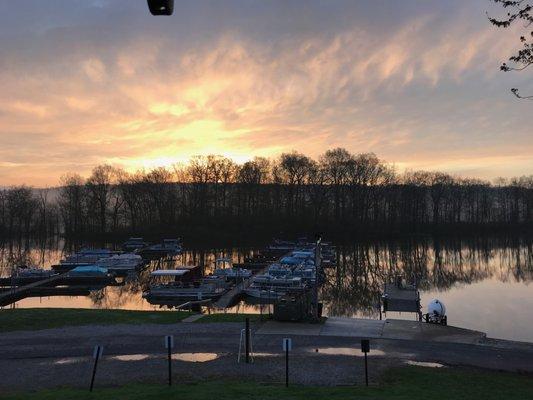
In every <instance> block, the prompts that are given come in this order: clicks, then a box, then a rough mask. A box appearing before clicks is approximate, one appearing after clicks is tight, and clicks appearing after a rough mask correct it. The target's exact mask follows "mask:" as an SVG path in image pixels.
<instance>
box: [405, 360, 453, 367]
mask: <svg viewBox="0 0 533 400" xmlns="http://www.w3.org/2000/svg"><path fill="white" fill-rule="evenodd" d="M405 364H407V365H415V366H417V367H426V368H443V367H444V365H443V364H439V363H435V362H425V361H412V360H407V361H405Z"/></svg>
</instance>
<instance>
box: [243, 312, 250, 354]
mask: <svg viewBox="0 0 533 400" xmlns="http://www.w3.org/2000/svg"><path fill="white" fill-rule="evenodd" d="M244 346H245V349H246V364H250V318H248V317H247V318H246V325H245V329H244Z"/></svg>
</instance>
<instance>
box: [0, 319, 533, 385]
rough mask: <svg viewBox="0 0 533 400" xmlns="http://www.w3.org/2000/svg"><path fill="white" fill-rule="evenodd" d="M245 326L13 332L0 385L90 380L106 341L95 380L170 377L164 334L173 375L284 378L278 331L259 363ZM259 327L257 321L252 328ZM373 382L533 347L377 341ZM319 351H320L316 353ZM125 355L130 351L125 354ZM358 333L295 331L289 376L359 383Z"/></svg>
mask: <svg viewBox="0 0 533 400" xmlns="http://www.w3.org/2000/svg"><path fill="white" fill-rule="evenodd" d="M241 328H242V324H237V323H187V324H184V323H179V324H174V325H114V326H83V327H69V328H63V329H48V330H42V331H33V332H11V333H4V334H1V335H0V374H1V376H2V379H1V380H0V391H1V392H5V391H17V390H28V389H31V390H34V389H40V388H49V387H57V386H77V387H78V386H79V387H85V386H87V385H88V384H89V379H90V374H91V369H92V363H93V360H92V357H91V355H92V350H93V347H94V345H96V344H100V345H103V346H104V357H103V359H102V361H101V363H100V365H99V368H98V373H97V385H117V384H123V383H126V382H132V381H147V382H161V383H164V382H166V379H167V376H166V373H167V364H166V358H165V349H164V346H163V337H164V336H165V335H169V334H170V335H174V337H175V347H174V353H175V359H174V361H173V375H174V380H175V381H176V382H178V381H196V380H202V379H222V378H225V379H226V378H227V379H236V380H237V379H238V380H255V381H259V382H282V381H283V379H284V357H283V354H282V351H281V339H282V336H279V335H257V334H255V335H254V341H253V346H254V351H255V353H256V356H255V362H254V363H253V364H251V365H247V364H245V363H237V353H238V346H239V336H240V330H241ZM256 328H257V326H255V327H254V331H255V330H256ZM371 347H372V349H371V353H370V358H369V362H370V381H371V382H376V381H377V379H379V376H380V374H381V373H382V371H384V370H385V369H388V368H390V367H393V366H401V365H405V364H406V362H413V361H415V362H423V363H427V362H431V363H441V364H443V365H454V366H457V365H459V366H469V367H478V368H490V369H496V370H507V371H520V372H527V373H532V374H533V363H532V362H531V360H532V359H533V346H531V345H526V344H516V345H513V343H512V342H505V341H493V342H491V341H487V342H486V343H484V344H482V345H472V344H451V343H437V342H420V341H408V340H384V339H375V340H372V342H371ZM317 349H318V352H317V351H316V350H317ZM126 355H127V356H126ZM361 356H362V354H361V352H360V342H359V339H358V338H353V337H351V338H342V337H340V338H339V337H322V336H321V337H312V336H293V351H292V353H291V368H290V371H291V381H292V382H295V383H300V384H313V385H346V384H361V383H362V382H363V381H364V372H363V371H364V369H363V368H364V364H363V358H362V357H361Z"/></svg>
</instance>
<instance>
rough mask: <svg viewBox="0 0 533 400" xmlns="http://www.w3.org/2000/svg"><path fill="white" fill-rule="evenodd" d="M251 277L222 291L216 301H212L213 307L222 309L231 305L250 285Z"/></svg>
mask: <svg viewBox="0 0 533 400" xmlns="http://www.w3.org/2000/svg"><path fill="white" fill-rule="evenodd" d="M251 281H252V279H251V277H250V278H248V279H245V280H244V281H242V282H240V283H238V284H236V285H235V286H234V287H233V288H232V289H231V290H229V291H228V292H226V293H224V294H223V295H222V296H221V297H220V298H219V299H218V300H217V301H216V302H214V303H213V306H214V307H215V308H219V309H224V308H228V307H229V306H231V305H232V304H233V303H234V302H235V301H236V300H237V299H238V298H239V297H241V296H242V294H243V293H244V291H245V290H246V288H247V287H248V286H250V283H251Z"/></svg>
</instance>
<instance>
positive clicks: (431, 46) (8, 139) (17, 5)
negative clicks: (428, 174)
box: [0, 0, 533, 186]
mask: <svg viewBox="0 0 533 400" xmlns="http://www.w3.org/2000/svg"><path fill="white" fill-rule="evenodd" d="M486 11H490V12H491V13H492V14H497V12H498V11H499V10H498V8H497V7H494V6H493V5H492V4H490V2H489V1H487V0H469V1H464V0H458V1H445V0H434V1H407V0H405V1H396V0H390V1H381V0H372V1H355V0H349V1H334V0H331V1H323V0H321V1H308V0H301V1H288V0H278V1H274V0H272V1H266V0H256V1H253V0H227V1H217V0H212V1H201V0H191V1H179V0H176V6H175V13H174V15H173V16H172V17H153V16H151V15H150V14H149V12H148V9H147V5H146V1H145V0H62V1H60V0H46V1H44V0H35V1H32V0H19V1H12V0H0V185H1V186H3V185H12V184H21V183H26V184H31V185H34V186H47V185H56V184H57V183H58V181H59V177H60V176H61V175H62V174H63V173H65V172H68V171H70V172H78V173H81V174H82V175H88V174H89V173H90V170H91V169H92V167H94V166H95V165H96V164H100V163H110V164H113V165H118V166H123V167H124V168H126V169H128V170H130V171H134V170H136V169H139V168H143V167H144V168H151V167H154V166H160V165H171V164H173V163H175V162H185V161H186V160H187V159H188V158H190V157H191V156H192V155H196V154H210V153H212V154H221V155H225V156H228V157H231V158H233V159H234V160H236V161H238V162H242V161H244V160H247V159H250V158H252V157H253V156H257V155H260V156H267V157H276V156H278V155H279V154H281V153H282V152H284V151H291V150H298V151H300V152H303V153H305V154H308V155H310V156H313V157H318V156H319V155H320V154H321V153H323V152H324V151H325V150H326V149H328V148H333V147H339V146H340V147H345V148H347V149H348V150H350V151H352V152H355V153H359V152H374V153H376V154H377V155H378V156H379V157H380V158H382V159H384V160H386V161H388V162H390V163H394V164H395V165H396V167H397V168H398V170H400V171H402V170H404V169H428V170H437V169H438V170H443V171H447V172H450V173H453V174H458V175H462V176H472V177H480V178H486V179H492V178H494V177H497V176H515V175H525V174H527V175H529V174H532V173H533V128H532V124H531V115H532V114H533V102H531V101H527V100H518V99H516V98H515V97H514V96H513V95H512V94H511V93H510V91H509V89H510V88H511V87H519V88H521V89H522V92H524V93H525V94H531V93H533V85H532V84H531V81H532V77H533V75H532V73H531V72H530V71H527V70H526V71H524V72H521V73H518V72H515V73H513V72H509V73H503V72H500V71H499V65H500V63H501V62H502V61H505V60H506V59H507V58H508V57H509V56H510V55H512V54H513V52H514V51H515V50H516V49H517V48H518V46H519V41H518V37H519V31H517V30H514V31H513V30H498V29H497V28H494V27H492V26H491V25H490V23H489V22H488V21H487V17H486V14H485V12H486ZM500 15H501V13H500ZM530 92H531V93H530Z"/></svg>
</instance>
